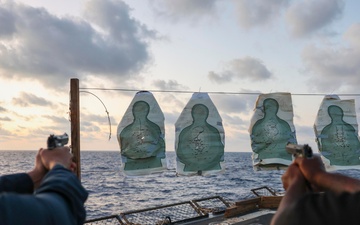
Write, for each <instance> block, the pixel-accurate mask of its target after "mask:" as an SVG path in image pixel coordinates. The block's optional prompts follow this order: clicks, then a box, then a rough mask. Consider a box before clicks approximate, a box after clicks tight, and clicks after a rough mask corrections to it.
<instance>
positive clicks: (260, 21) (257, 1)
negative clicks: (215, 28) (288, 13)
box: [233, 0, 289, 29]
mask: <svg viewBox="0 0 360 225" xmlns="http://www.w3.org/2000/svg"><path fill="white" fill-rule="evenodd" d="M233 2H234V4H235V6H236V13H237V16H238V18H239V24H240V26H241V27H242V28H245V29H250V28H254V27H257V26H264V25H268V24H269V23H271V22H272V21H274V20H275V19H276V18H277V17H279V16H280V15H281V12H282V10H283V9H284V8H285V7H286V6H287V5H288V2H289V0H271V1H263V0H242V1H237V0H234V1H233Z"/></svg>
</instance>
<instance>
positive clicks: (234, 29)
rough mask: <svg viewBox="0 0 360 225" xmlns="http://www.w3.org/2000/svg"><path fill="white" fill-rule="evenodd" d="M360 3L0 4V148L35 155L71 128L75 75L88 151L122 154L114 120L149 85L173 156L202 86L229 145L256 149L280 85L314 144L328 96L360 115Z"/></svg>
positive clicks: (0, 0) (301, 131) (117, 0)
mask: <svg viewBox="0 0 360 225" xmlns="http://www.w3.org/2000/svg"><path fill="white" fill-rule="evenodd" d="M359 8H360V1H354V0H347V1H346V0H317V1H313V0H267V1H263V0H196V1H194V0H172V1H166V0H124V1H121V0H106V1H105V0H78V1H73V0H62V1H48V0H17V1H11V0H0V88H1V93H2V94H1V96H0V150H37V149H39V148H41V147H46V140H47V137H48V136H49V135H50V134H58V135H60V134H63V133H64V132H66V133H68V134H70V122H69V90H70V79H71V78H78V79H79V81H80V88H81V89H80V111H81V116H80V120H81V122H80V132H81V142H80V143H81V144H80V147H81V150H115V151H119V149H120V148H119V144H118V142H117V138H116V136H117V134H116V130H117V126H118V124H119V122H120V120H121V119H122V117H123V115H124V113H125V111H126V109H127V107H128V106H129V104H130V102H131V100H132V98H133V97H134V95H135V93H136V90H152V91H153V92H152V93H153V95H154V97H155V98H156V100H157V101H158V103H159V105H160V107H161V109H162V111H163V113H164V115H165V128H166V130H165V140H166V148H167V150H168V151H174V145H175V143H174V142H175V127H174V124H175V122H176V120H177V118H178V117H179V115H180V113H181V111H182V110H183V108H184V106H185V105H186V103H187V102H188V101H189V99H190V98H191V95H192V93H193V92H199V91H200V92H208V93H209V96H210V98H211V99H212V101H213V102H214V104H215V105H216V107H217V109H218V111H219V113H220V115H221V118H222V120H223V125H224V129H225V151H226V152H251V145H250V135H249V132H248V129H249V125H250V119H251V117H252V115H253V112H254V111H253V110H254V106H255V102H256V98H257V96H258V93H275V92H290V93H292V94H293V95H292V103H293V110H294V125H295V129H296V136H297V140H298V142H299V143H302V144H305V143H307V144H309V145H310V146H312V147H313V149H315V151H316V143H315V136H314V130H313V125H314V122H315V119H316V114H317V111H318V109H319V106H320V103H321V101H322V99H323V97H324V95H325V94H338V95H339V96H340V98H341V99H355V104H356V112H357V113H359V112H360V108H359V100H360V98H359V96H342V95H341V94H357V93H360V91H359V90H358V87H359V85H360V63H359V62H360V39H359V36H360V14H359V13H358V9H359ZM86 88H100V89H107V90H96V89H86ZM108 89H121V90H125V91H119V90H117V91H114V90H108ZM160 91H181V92H183V93H181V92H180V93H179V92H160ZM88 92H91V93H88ZM217 92H225V93H227V94H217ZM231 93H243V94H231ZM244 93H252V94H244ZM299 94H317V95H299ZM94 95H95V96H96V97H95V96H94ZM99 99H100V100H101V101H100V100H99ZM103 104H104V105H105V107H104V105H103ZM106 111H107V112H108V113H109V117H110V122H111V126H109V123H108V117H107V113H106ZM358 121H359V119H358ZM109 136H110V140H109Z"/></svg>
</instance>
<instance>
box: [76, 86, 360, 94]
mask: <svg viewBox="0 0 360 225" xmlns="http://www.w3.org/2000/svg"><path fill="white" fill-rule="evenodd" d="M79 89H80V90H100V91H124V92H126V91H128V92H138V91H144V90H143V89H142V90H140V89H126V88H95V87H88V88H79ZM147 91H149V92H154V93H155V92H160V93H183V94H192V93H195V92H196V91H184V90H147ZM206 93H209V94H220V95H222V94H223V95H260V94H264V93H260V92H226V91H207V92H206ZM291 95H299V96H325V95H329V94H325V93H292V94H291ZM336 95H338V96H360V93H344V94H336Z"/></svg>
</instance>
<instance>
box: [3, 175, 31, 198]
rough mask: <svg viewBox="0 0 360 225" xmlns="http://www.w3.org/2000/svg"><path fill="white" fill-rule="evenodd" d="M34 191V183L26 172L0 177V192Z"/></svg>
mask: <svg viewBox="0 0 360 225" xmlns="http://www.w3.org/2000/svg"><path fill="white" fill-rule="evenodd" d="M33 191H34V184H33V182H32V180H31V178H30V176H29V175H28V174H26V173H19V174H11V175H5V176H2V177H0V193H2V192H17V193H24V194H25V193H28V194H31V193H33Z"/></svg>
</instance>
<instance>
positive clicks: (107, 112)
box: [79, 88, 111, 140]
mask: <svg viewBox="0 0 360 225" xmlns="http://www.w3.org/2000/svg"><path fill="white" fill-rule="evenodd" d="M79 89H81V88H79ZM79 92H80V93H81V92H82V93H88V94H91V95H93V96H95V97H96V98H97V99H99V101H100V102H101V104H102V105H103V106H104V108H105V112H106V114H107V118H108V122H109V129H110V131H109V140H110V139H111V121H110V116H109V111H108V110H107V108H106V106H105V104H104V102H103V101H101V99H100V98H99V97H98V96H96V95H95V94H94V93H91V92H90V91H79Z"/></svg>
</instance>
